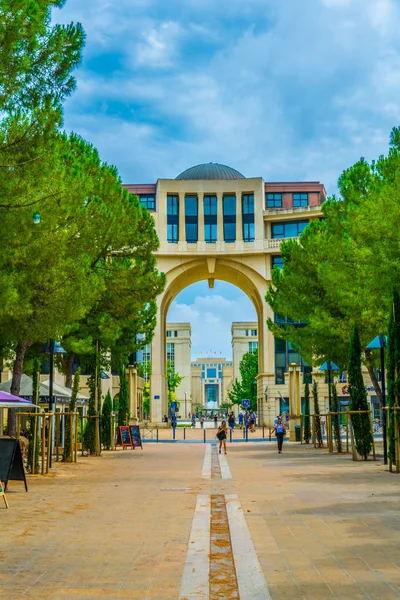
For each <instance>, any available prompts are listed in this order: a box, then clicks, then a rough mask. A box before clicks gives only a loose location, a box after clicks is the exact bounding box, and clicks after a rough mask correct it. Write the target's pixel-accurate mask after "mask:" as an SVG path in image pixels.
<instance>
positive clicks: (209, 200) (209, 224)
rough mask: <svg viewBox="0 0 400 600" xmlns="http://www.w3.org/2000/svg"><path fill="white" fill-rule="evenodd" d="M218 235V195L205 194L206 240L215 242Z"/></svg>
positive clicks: (209, 242)
mask: <svg viewBox="0 0 400 600" xmlns="http://www.w3.org/2000/svg"><path fill="white" fill-rule="evenodd" d="M217 235H218V227H217V196H204V240H205V241H206V243H207V244H215V242H216V241H217Z"/></svg>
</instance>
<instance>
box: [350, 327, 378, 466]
mask: <svg viewBox="0 0 400 600" xmlns="http://www.w3.org/2000/svg"><path fill="white" fill-rule="evenodd" d="M347 371H348V379H349V384H348V385H349V394H350V403H349V408H350V410H355V411H368V402H367V392H366V390H365V385H364V380H363V376H362V372H361V342H360V335H359V331H358V327H357V325H355V326H354V331H353V335H352V336H351V341H350V347H349V361H348V368H347ZM351 422H352V425H353V430H354V438H355V445H356V450H357V452H358V454H360V456H362V457H363V458H364V460H367V459H368V454H369V453H370V452H371V448H372V432H371V425H370V419H369V415H368V413H365V414H353V415H351Z"/></svg>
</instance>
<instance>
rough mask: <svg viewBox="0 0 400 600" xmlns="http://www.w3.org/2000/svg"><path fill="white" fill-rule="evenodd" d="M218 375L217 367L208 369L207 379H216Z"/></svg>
mask: <svg viewBox="0 0 400 600" xmlns="http://www.w3.org/2000/svg"><path fill="white" fill-rule="evenodd" d="M216 377H217V369H207V379H215V378H216Z"/></svg>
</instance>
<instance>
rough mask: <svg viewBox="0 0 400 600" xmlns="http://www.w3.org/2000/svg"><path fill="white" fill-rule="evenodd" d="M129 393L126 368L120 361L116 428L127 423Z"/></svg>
mask: <svg viewBox="0 0 400 600" xmlns="http://www.w3.org/2000/svg"><path fill="white" fill-rule="evenodd" d="M129 416H130V412H129V393H128V380H127V376H126V368H125V365H124V364H123V362H122V361H121V364H120V367H119V394H118V426H121V425H128V423H129Z"/></svg>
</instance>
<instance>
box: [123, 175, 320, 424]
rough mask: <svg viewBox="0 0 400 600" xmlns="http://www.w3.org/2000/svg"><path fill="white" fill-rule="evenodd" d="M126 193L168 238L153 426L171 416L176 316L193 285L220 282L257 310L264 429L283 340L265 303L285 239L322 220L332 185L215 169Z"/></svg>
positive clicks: (155, 351) (162, 257) (161, 254)
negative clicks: (170, 319) (169, 353)
mask: <svg viewBox="0 0 400 600" xmlns="http://www.w3.org/2000/svg"><path fill="white" fill-rule="evenodd" d="M125 187H126V188H127V189H128V190H129V191H130V192H131V193H133V194H137V195H138V197H139V198H140V201H141V203H142V205H144V206H146V207H147V208H148V209H149V210H150V211H151V212H152V214H153V216H154V220H155V225H156V231H157V235H158V237H159V239H160V248H159V250H158V251H157V253H156V257H157V267H158V269H159V270H160V271H162V272H164V273H165V274H166V278H167V284H166V288H165V291H164V292H163V293H162V294H161V295H160V296H159V298H158V320H157V326H156V329H155V332H154V338H153V341H152V348H151V354H152V374H151V383H150V387H151V421H152V423H161V422H162V417H163V415H164V414H167V413H168V399H167V381H166V317H167V313H168V309H169V307H170V305H171V303H172V301H173V300H174V298H175V297H176V296H177V294H179V292H181V291H182V290H183V289H184V288H186V287H188V286H189V285H191V284H192V283H196V282H198V281H202V280H206V281H208V284H209V287H211V288H212V287H213V286H214V282H215V280H218V279H219V280H222V281H226V282H228V283H231V284H233V285H236V286H237V287H238V288H240V289H241V290H242V291H243V292H244V293H245V294H247V296H248V297H249V298H250V300H251V301H252V302H253V304H254V307H255V310H256V314H257V322H258V356H259V375H258V377H257V395H258V399H259V411H260V422H264V421H265V420H266V415H265V410H264V409H263V400H264V398H265V397H266V390H267V389H268V394H273V395H274V397H276V398H279V395H281V394H282V392H281V391H280V390H279V389H278V388H277V386H278V384H277V383H276V381H277V377H276V365H275V340H274V338H273V336H272V335H271V333H270V332H269V331H268V329H267V325H266V320H267V318H268V317H271V318H273V316H274V315H273V314H272V312H271V309H270V307H269V306H268V305H267V303H266V302H265V294H266V291H267V287H268V284H269V282H270V280H271V270H272V268H273V266H274V265H275V264H276V265H278V266H279V264H280V258H279V255H280V244H281V241H282V239H284V238H288V237H297V236H298V235H299V234H300V233H301V231H302V230H303V229H304V227H305V226H306V225H307V223H308V222H309V221H311V220H312V219H318V218H320V216H321V209H320V206H321V203H322V202H323V201H324V200H325V197H326V192H325V188H324V186H323V185H322V184H320V183H319V182H301V183H300V182H294V183H268V182H265V181H264V180H263V178H262V177H251V178H247V177H244V175H242V174H241V173H240V172H238V171H236V170H235V169H232V168H230V167H227V166H224V165H219V164H217V163H207V164H203V165H197V166H195V167H192V168H190V169H187V170H186V171H184V172H183V173H181V174H180V175H178V176H177V177H176V179H159V180H158V181H157V183H155V184H132V185H126V186H125ZM287 367H288V365H287V364H286V365H285V372H286V371H287V370H288V369H287ZM285 384H287V382H286V380H285ZM285 384H284V385H285ZM267 386H268V387H267ZM282 389H283V388H282Z"/></svg>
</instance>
